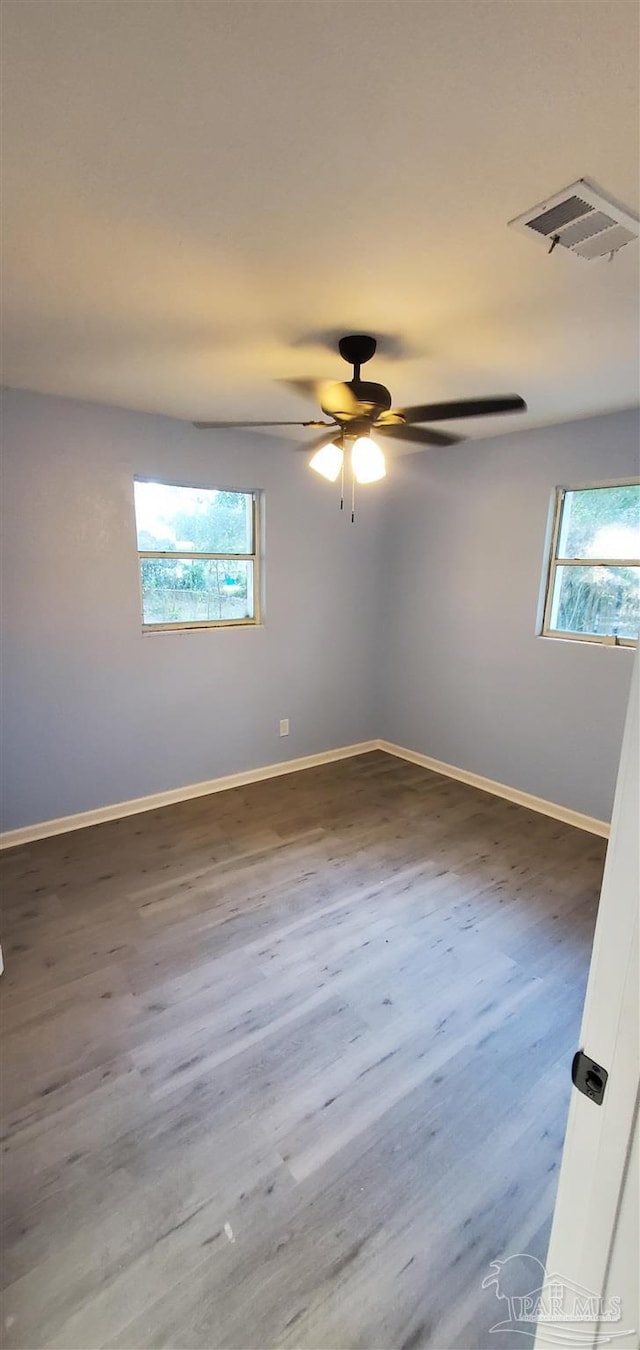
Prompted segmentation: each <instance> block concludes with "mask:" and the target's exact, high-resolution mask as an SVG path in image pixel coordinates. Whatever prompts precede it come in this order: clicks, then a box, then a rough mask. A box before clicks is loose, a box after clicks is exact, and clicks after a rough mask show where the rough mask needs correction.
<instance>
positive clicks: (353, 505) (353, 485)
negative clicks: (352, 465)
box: [351, 472, 356, 525]
mask: <svg viewBox="0 0 640 1350" xmlns="http://www.w3.org/2000/svg"><path fill="white" fill-rule="evenodd" d="M355 518H356V476H355V473H353V472H352V474H351V524H352V525H353V522H354V520H355Z"/></svg>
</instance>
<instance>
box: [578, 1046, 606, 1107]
mask: <svg viewBox="0 0 640 1350" xmlns="http://www.w3.org/2000/svg"><path fill="white" fill-rule="evenodd" d="M608 1077H609V1075H608V1073H607V1070H606V1069H603V1068H602V1067H601V1065H600V1064H596V1062H595V1059H589V1056H588V1055H585V1053H584V1050H576V1053H575V1055H574V1056H573V1064H572V1065H571V1081H572V1083H573V1085H574V1087H577V1089H578V1092H584V1095H585V1097H590V1098H591V1101H592V1102H595V1104H596V1106H602V1098H603V1097H604V1090H605V1088H606V1086H607V1078H608Z"/></svg>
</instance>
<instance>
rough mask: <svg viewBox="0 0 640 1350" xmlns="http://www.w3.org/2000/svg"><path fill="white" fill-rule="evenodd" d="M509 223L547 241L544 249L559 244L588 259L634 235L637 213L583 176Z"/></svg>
mask: <svg viewBox="0 0 640 1350" xmlns="http://www.w3.org/2000/svg"><path fill="white" fill-rule="evenodd" d="M509 224H510V225H512V226H513V228H514V229H515V230H520V231H521V233H522V234H528V235H529V237H530V238H532V239H538V240H540V241H541V242H542V243H543V244H546V246H547V252H551V250H552V249H554V248H555V247H556V245H560V246H561V247H562V248H565V249H566V250H567V252H569V253H575V254H576V255H577V256H578V257H579V258H587V259H588V260H593V259H594V258H606V257H611V255H612V254H613V253H617V252H618V249H621V248H624V246H625V244H630V243H631V242H632V241H633V240H634V239H637V238H638V232H639V225H638V219H637V217H636V216H634V215H632V213H631V212H630V211H628V210H627V209H626V208H625V207H622V206H619V205H618V203H617V202H614V201H613V200H612V199H611V198H610V197H607V196H605V194H604V192H601V190H600V189H599V188H596V187H595V186H594V185H593V184H592V183H590V182H588V180H587V179H586V178H580V179H579V180H578V182H577V183H572V184H571V186H570V187H568V188H565V189H564V191H563V192H556V194H555V196H554V197H549V198H548V200H547V201H546V202H540V204H539V206H532V208H531V210H530V211H525V212H524V214H523V215H521V216H516V218H515V220H510V221H509Z"/></svg>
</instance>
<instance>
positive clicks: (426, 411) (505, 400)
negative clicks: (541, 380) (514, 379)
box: [397, 394, 527, 422]
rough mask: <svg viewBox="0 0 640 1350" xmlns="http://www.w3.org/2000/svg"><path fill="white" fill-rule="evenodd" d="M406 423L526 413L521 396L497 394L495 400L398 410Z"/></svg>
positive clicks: (456, 400)
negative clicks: (494, 414)
mask: <svg viewBox="0 0 640 1350" xmlns="http://www.w3.org/2000/svg"><path fill="white" fill-rule="evenodd" d="M397 411H398V412H399V413H401V414H402V416H403V417H404V419H405V422H444V421H447V420H448V419H449V418H454V417H485V416H486V417H489V416H491V414H493V413H507V412H526V411H527V405H526V403H525V401H524V399H523V398H520V396H519V394H497V395H496V396H495V397H494V398H459V399H455V400H453V401H452V402H450V403H420V404H418V406H417V407H415V408H398V409H397Z"/></svg>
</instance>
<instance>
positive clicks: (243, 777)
mask: <svg viewBox="0 0 640 1350" xmlns="http://www.w3.org/2000/svg"><path fill="white" fill-rule="evenodd" d="M371 750H383V751H384V752H385V754H387V755H395V756H396V758H398V759H406V760H409V761H410V763H411V764H419V765H420V766H421V767H422V768H423V769H431V770H432V772H433V773H440V774H443V775H444V776H445V777H446V778H457V779H458V781H459V782H461V783H468V784H469V786H470V787H475V788H480V789H481V791H482V792H491V793H492V794H493V796H494V797H504V798H505V799H506V800H507V801H509V802H516V803H517V805H518V806H526V807H528V809H529V810H530V811H539V812H540V814H541V815H543V816H551V817H552V818H553V819H554V820H562V821H564V823H565V824H566V825H575V826H576V827H577V829H579V830H588V831H589V833H590V834H598V835H600V836H601V837H602V838H603V839H608V837H609V823H608V821H606V820H596V818H595V817H594V816H585V815H583V813H582V812H581V811H572V810H571V808H570V807H568V806H559V805H558V804H557V803H556V802H548V801H545V799H544V797H534V796H532V795H531V793H530V792H521V791H520V789H519V788H513V787H508V786H507V784H506V783H496V782H494V780H493V778H483V777H482V775H481V774H478V773H470V772H469V771H468V770H467V769H458V768H456V766H455V765H454V764H445V763H443V761H442V760H440V759H432V758H431V756H430V755H421V754H420V753H419V752H418V751H417V750H406V749H405V748H404V747H403V746H401V745H393V744H392V743H391V741H380V740H374V741H361V742H360V743H359V744H357V745H342V746H339V747H338V748H337V749H336V750H323V751H321V752H320V754H317V755H304V756H302V758H300V759H288V760H285V761H283V762H282V763H280V764H266V765H264V766H263V767H262V768H259V769H247V770H245V771H244V772H243V773H231V774H227V775H226V776H225V777H223V778H209V779H207V780H206V781H205V782H203V783H190V784H189V785H188V786H187V787H181V788H170V789H169V791H167V792H154V793H152V794H151V795H150V796H148V797H134V798H133V799H132V800H131V801H128V802H114V803H113V804H112V805H111V806H99V807H97V808H96V809H95V810H93V811H80V812H78V814H77V815H74V816H59V817H58V819H57V820H42V821H39V822H38V823H37V824H35V825H24V826H22V827H21V828H20V829H18V830H7V831H6V832H5V833H4V834H0V849H6V848H15V847H16V846H17V845H18V844H31V843H33V842H34V841H35V840H36V839H47V838H49V836H50V835H53V834H68V833H69V831H71V830H83V829H86V828H87V827H88V826H90V825H102V824H103V823H104V821H106V820H120V819H121V818H122V817H123V816H135V815H139V814H140V813H141V812H143V811H155V810H157V809H158V807H160V806H171V805H173V803H174V802H185V801H189V800H190V799H191V798H192V797H207V796H209V794H210V793H213V792H227V791H228V789H229V788H235V787H243V786H244V785H245V784H246V783H259V782H261V781H262V780H263V779H265V778H278V777H279V776H280V775H281V774H285V773H299V772H300V770H301V769H312V768H314V767H315V766H316V765H318V764H332V763H333V762H334V761H335V760H338V759H350V758H351V757H352V756H353V755H366V754H368V753H369V752H370V751H371Z"/></svg>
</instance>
